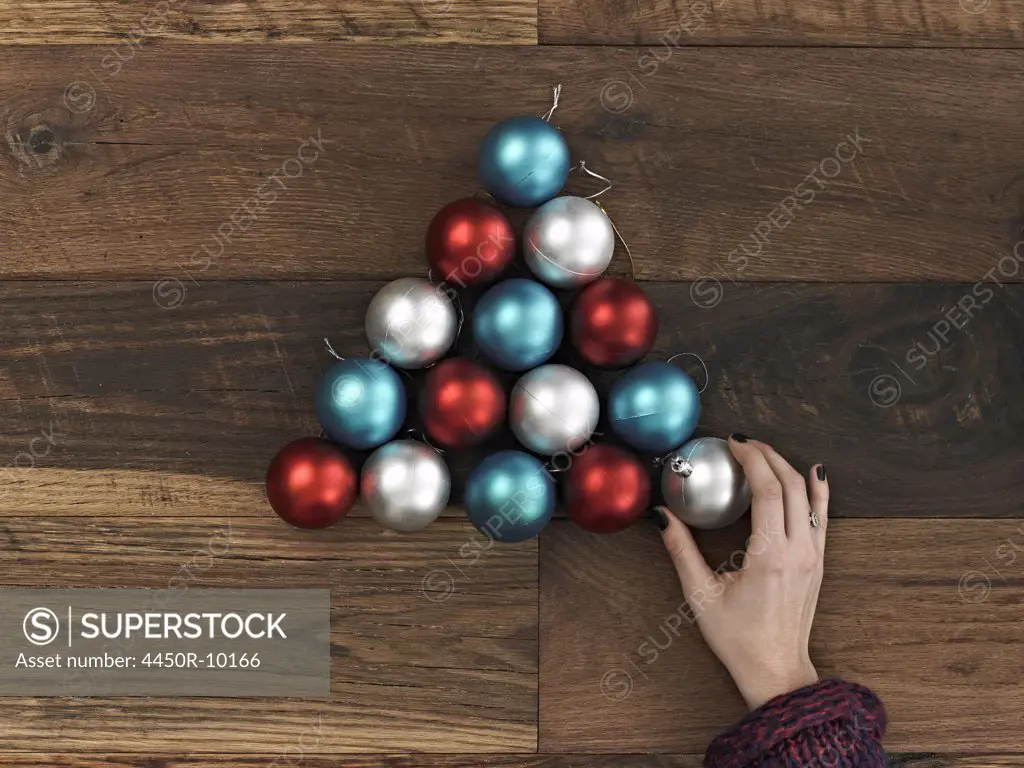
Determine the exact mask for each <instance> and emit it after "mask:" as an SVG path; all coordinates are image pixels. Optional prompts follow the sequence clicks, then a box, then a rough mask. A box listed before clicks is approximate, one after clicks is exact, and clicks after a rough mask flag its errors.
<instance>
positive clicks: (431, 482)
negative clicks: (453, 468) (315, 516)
mask: <svg viewBox="0 0 1024 768" xmlns="http://www.w3.org/2000/svg"><path fill="white" fill-rule="evenodd" d="M359 486H360V493H361V494H362V497H363V500H364V501H365V502H366V505H367V506H368V507H369V508H370V513H371V514H372V515H373V519H374V520H376V521H377V522H378V523H380V524H381V525H383V526H384V527H385V528H389V529H390V530H392V531H418V530H421V529H423V528H426V527H427V526H428V525H430V524H431V523H432V522H434V520H436V519H437V517H438V515H440V514H441V512H443V511H444V508H445V507H446V506H448V497H449V495H450V493H451V487H452V482H451V475H450V474H449V472H448V467H447V465H446V464H445V463H444V459H442V458H441V456H440V454H438V452H437V451H435V450H434V449H433V448H431V447H430V446H427V445H424V444H423V443H417V442H416V441H414V440H396V441H394V442H392V443H388V444H387V445H382V446H381V447H380V448H378V449H377V450H376V451H374V452H373V454H371V456H370V458H369V459H367V460H366V464H365V465H364V466H363V473H362V478H361V480H360V483H359Z"/></svg>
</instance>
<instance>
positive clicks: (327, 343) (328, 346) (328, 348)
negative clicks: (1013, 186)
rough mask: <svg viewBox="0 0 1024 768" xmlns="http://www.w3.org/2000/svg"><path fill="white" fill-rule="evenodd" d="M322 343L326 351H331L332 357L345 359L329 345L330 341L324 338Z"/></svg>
mask: <svg viewBox="0 0 1024 768" xmlns="http://www.w3.org/2000/svg"><path fill="white" fill-rule="evenodd" d="M324 345H325V346H326V347H327V351H328V352H330V353H331V357H333V358H334V359H335V360H344V359H345V358H344V357H342V356H341V355H339V354H338V353H337V352H335V351H334V347H332V346H331V342H329V341H328V340H327V339H326V338H325V339H324Z"/></svg>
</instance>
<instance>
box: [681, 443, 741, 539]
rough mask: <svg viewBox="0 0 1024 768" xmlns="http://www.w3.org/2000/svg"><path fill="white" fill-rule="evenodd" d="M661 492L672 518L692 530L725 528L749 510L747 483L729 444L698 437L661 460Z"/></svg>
mask: <svg viewBox="0 0 1024 768" xmlns="http://www.w3.org/2000/svg"><path fill="white" fill-rule="evenodd" d="M661 493H662V496H664V497H665V503H666V504H667V505H668V507H669V509H671V510H672V511H673V512H674V513H675V514H676V516H677V517H678V518H679V519H680V520H682V521H683V522H684V523H686V524H687V525H689V526H692V527H694V528H708V529H710V528H725V527H726V526H727V525H732V524H733V523H735V522H736V521H737V520H739V519H740V518H741V517H743V513H744V512H746V511H747V510H748V509H750V502H751V493H750V484H749V483H748V482H747V478H746V475H745V474H744V473H743V468H742V467H741V466H740V465H739V462H737V461H736V459H735V458H733V455H732V451H730V450H729V444H728V443H727V442H726V441H725V440H721V439H719V438H717V437H699V438H696V439H694V440H690V441H689V442H688V443H686V444H685V445H683V446H681V447H680V448H678V449H677V450H675V451H673V452H672V454H671V455H670V456H669V457H668V458H667V459H666V460H665V465H664V467H663V468H662V471H661Z"/></svg>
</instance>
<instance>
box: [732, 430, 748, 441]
mask: <svg viewBox="0 0 1024 768" xmlns="http://www.w3.org/2000/svg"><path fill="white" fill-rule="evenodd" d="M732 439H733V440H735V441H736V442H737V443H745V442H747V436H746V435H744V434H743V433H742V432H733V433H732Z"/></svg>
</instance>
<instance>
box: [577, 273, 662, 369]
mask: <svg viewBox="0 0 1024 768" xmlns="http://www.w3.org/2000/svg"><path fill="white" fill-rule="evenodd" d="M570 329H571V338H572V343H573V346H575V347H576V349H577V350H578V351H579V353H580V355H582V356H583V359H584V360H586V361H587V362H590V363H593V364H594V365H602V366H608V367H613V368H614V367H619V366H625V365H632V364H633V363H635V362H636V361H637V360H639V359H640V358H642V357H643V356H644V355H646V354H647V353H648V352H650V351H651V347H652V346H654V339H655V337H656V336H657V335H658V316H657V315H656V314H655V313H654V306H653V305H652V304H651V300H650V299H648V298H647V295H646V294H645V293H644V292H643V290H642V289H641V288H640V287H639V286H638V285H637V284H636V283H633V282H630V281H628V280H620V279H619V278H617V277H604V278H601V279H600V280H597V281H596V282H593V283H591V284H590V285H588V286H587V287H586V288H584V289H583V290H582V291H581V292H580V295H579V296H578V297H577V299H576V304H575V305H574V306H573V308H572V314H571V316H570Z"/></svg>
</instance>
